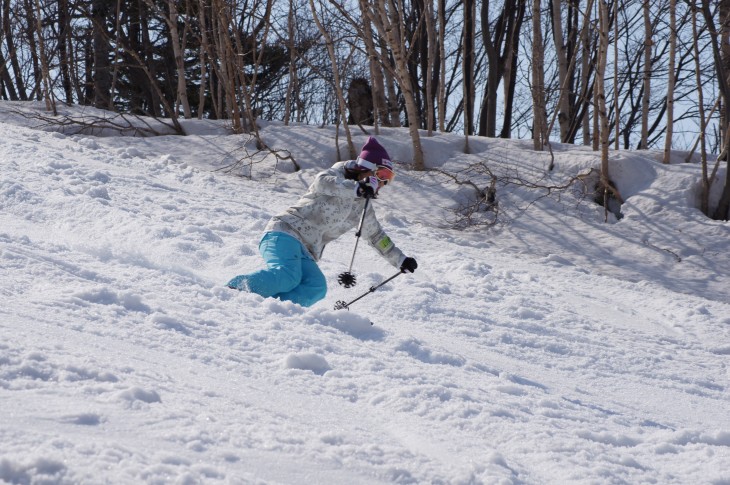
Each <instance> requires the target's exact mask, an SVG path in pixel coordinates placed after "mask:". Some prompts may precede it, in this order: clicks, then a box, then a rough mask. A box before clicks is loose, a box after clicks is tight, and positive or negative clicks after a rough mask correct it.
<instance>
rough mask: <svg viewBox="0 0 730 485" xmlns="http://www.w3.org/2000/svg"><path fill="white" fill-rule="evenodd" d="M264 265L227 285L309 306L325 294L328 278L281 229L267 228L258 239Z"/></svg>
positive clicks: (292, 238) (298, 244)
mask: <svg viewBox="0 0 730 485" xmlns="http://www.w3.org/2000/svg"><path fill="white" fill-rule="evenodd" d="M259 252H260V253H261V256H262V257H263V258H264V261H265V262H266V266H267V268H266V269H262V270H260V271H256V272H254V273H250V274H245V275H239V276H236V277H235V278H233V279H232V280H231V281H229V282H228V286H229V287H230V288H235V289H238V290H243V291H250V292H252V293H256V294H258V295H261V296H263V297H265V298H266V297H273V298H278V299H280V300H288V301H292V302H294V303H298V304H299V305H302V306H306V307H308V306H312V305H314V304H315V303H317V302H318V301H319V300H321V299H323V298H324V297H325V295H327V280H326V278H325V277H324V274H322V271H321V270H320V269H319V266H317V263H316V262H315V261H314V260H313V259H312V257H311V256H310V255H309V252H308V251H307V250H306V249H305V248H304V246H302V243H301V242H299V241H298V240H297V239H296V238H294V237H292V236H290V235H289V234H285V233H283V232H267V233H266V234H264V237H263V238H262V239H261V242H260V243H259Z"/></svg>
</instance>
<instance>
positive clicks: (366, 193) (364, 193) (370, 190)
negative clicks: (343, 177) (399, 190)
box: [357, 175, 379, 199]
mask: <svg viewBox="0 0 730 485" xmlns="http://www.w3.org/2000/svg"><path fill="white" fill-rule="evenodd" d="M378 187H379V185H378V177H376V176H375V175H373V176H371V177H368V178H366V179H365V180H360V181H359V182H358V183H357V196H358V197H365V198H366V199H372V198H374V197H375V192H377V191H378Z"/></svg>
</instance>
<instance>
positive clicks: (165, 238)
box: [0, 123, 730, 484]
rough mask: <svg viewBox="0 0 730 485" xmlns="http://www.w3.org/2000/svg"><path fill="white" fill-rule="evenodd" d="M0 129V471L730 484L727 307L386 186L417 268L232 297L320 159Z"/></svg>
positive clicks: (394, 223) (28, 475)
mask: <svg viewBox="0 0 730 485" xmlns="http://www.w3.org/2000/svg"><path fill="white" fill-rule="evenodd" d="M2 128H3V132H4V135H3V138H2V140H1V141H0V163H1V164H2V172H0V271H1V274H0V277H2V281H3V283H2V285H0V297H1V298H2V301H3V304H2V306H0V332H1V333H2V339H1V340H0V402H2V403H3V404H2V406H3V413H2V417H1V418H0V443H3V445H0V480H1V481H6V482H10V483H36V482H38V483H99V482H100V481H101V482H106V481H108V482H113V483H140V482H145V483H178V482H179V483H197V482H200V483H218V482H220V483H449V484H451V483H453V484H468V483H513V484H520V483H526V484H532V483H535V484H537V483H556V484H557V483H561V484H562V483H677V484H684V483H712V484H724V483H730V474H728V473H729V472H728V470H730V417H729V416H730V414H729V413H728V409H730V406H729V404H730V402H729V401H730V399H729V397H728V396H729V394H728V390H729V388H730V370H728V367H727V359H728V355H730V344H729V343H728V342H730V306H729V305H728V304H727V302H722V301H719V300H718V299H706V298H703V297H702V296H698V295H693V294H683V293H678V292H676V291H673V289H672V287H673V284H674V283H673V282H672V281H667V282H666V283H665V284H661V282H660V283H657V282H654V281H651V280H634V281H626V280H622V279H619V278H616V277H614V276H613V275H612V274H610V271H609V273H608V274H606V273H604V274H598V275H597V274H593V272H592V271H590V268H589V267H588V266H586V265H582V264H580V261H582V259H580V258H579V257H577V258H576V259H574V261H578V262H579V263H578V264H576V263H574V262H571V261H570V260H568V259H566V258H565V257H563V256H560V255H557V254H542V253H541V252H536V253H534V254H531V253H529V252H519V251H514V250H513V251H510V250H509V246H510V242H509V241H507V242H505V241H503V240H502V241H501V240H499V239H498V238H495V241H494V243H493V244H483V243H482V242H481V240H480V235H479V234H469V233H459V232H456V231H451V230H448V229H445V228H440V227H437V226H436V225H429V224H427V223H425V222H423V221H424V219H425V217H423V214H425V213H426V210H425V209H421V210H422V211H423V212H420V213H419V212H414V210H415V209H413V207H415V206H417V204H418V200H416V201H415V202H413V201H411V205H409V203H408V201H407V200H406V199H407V197H408V196H409V195H408V194H400V195H396V194H395V190H396V188H397V187H395V186H394V187H393V190H394V194H393V195H392V197H391V198H390V199H386V197H388V196H390V194H384V195H383V197H382V199H383V201H382V204H381V207H380V208H379V210H381V211H383V212H385V214H384V215H382V217H381V220H382V221H383V222H384V225H386V227H387V228H388V230H389V232H390V234H391V235H392V236H393V237H394V239H395V240H396V242H397V243H398V245H399V246H400V247H402V248H403V249H404V250H405V251H406V252H407V253H411V254H413V255H415V256H416V257H417V258H418V260H419V263H420V267H419V270H418V271H417V272H416V273H415V274H414V275H406V276H401V277H400V278H398V279H396V280H394V282H393V283H392V284H389V285H387V286H385V287H383V288H382V289H380V290H378V291H377V292H376V293H374V294H373V295H370V296H368V297H367V298H365V299H363V300H362V301H361V302H358V303H357V304H355V305H353V308H352V311H351V312H347V311H335V310H332V306H333V304H334V302H335V301H336V300H338V299H348V298H351V297H354V296H357V295H359V294H361V293H362V292H364V291H367V288H368V287H369V286H370V285H372V284H377V283H378V282H379V281H382V280H383V279H384V278H385V277H387V276H389V275H390V274H392V273H393V268H391V267H390V266H388V265H387V264H385V263H384V262H382V261H380V260H373V258H372V256H373V253H372V252H369V251H371V250H370V249H369V248H366V247H365V248H363V249H362V250H360V252H359V253H358V256H359V257H358V259H357V266H356V267H357V268H360V269H359V271H358V285H357V286H356V287H355V288H354V289H352V290H347V291H346V290H344V289H341V288H335V287H332V286H331V287H330V294H329V295H328V297H327V299H326V300H325V301H323V302H321V303H319V304H317V305H315V306H314V307H312V308H310V309H304V308H301V307H299V306H297V305H293V304H290V303H287V302H280V301H278V300H272V299H262V298H260V297H258V296H256V295H251V294H245V293H237V292H232V291H230V290H228V289H227V288H225V287H223V286H222V285H223V283H224V282H225V281H227V279H228V278H230V277H231V276H233V275H235V274H237V273H240V272H245V271H249V270H253V269H255V268H257V267H259V265H260V261H259V256H258V253H257V247H256V246H257V243H258V237H259V236H260V233H261V230H262V229H263V227H264V226H265V224H266V222H267V221H268V218H269V216H270V215H271V214H272V213H273V212H276V211H277V210H280V209H282V208H284V207H286V206H287V204H288V203H290V202H292V201H293V200H295V199H296V197H297V195H298V194H299V193H300V192H301V190H302V189H301V187H302V184H304V185H306V183H305V182H306V180H307V177H308V176H311V175H312V174H313V173H314V172H307V173H305V174H303V175H299V174H284V173H282V174H279V180H278V181H266V180H265V181H263V182H261V181H251V180H246V179H241V178H236V177H231V176H228V175H225V174H221V173H215V172H211V171H209V170H204V169H201V168H199V167H198V166H195V165H194V164H192V163H190V162H189V161H187V160H186V159H185V158H184V155H183V154H184V153H185V151H186V150H189V151H191V152H192V153H195V154H196V155H194V156H198V157H201V156H203V154H204V153H205V152H204V150H205V146H207V145H208V144H210V143H211V142H210V141H206V140H205V139H204V137H202V138H201V139H202V141H200V140H198V141H197V143H199V144H200V146H196V145H195V144H194V143H195V142H196V138H195V137H189V138H191V140H180V139H179V137H164V138H162V139H160V140H159V141H156V140H154V139H152V140H151V139H144V140H140V139H121V138H102V139H94V138H86V137H82V136H70V137H69V136H64V135H61V134H56V133H47V132H41V131H34V130H29V129H27V128H24V127H20V126H16V125H12V124H8V123H3V124H2ZM299 130H304V129H303V128H299ZM309 130H312V133H314V130H315V129H314V128H310V129H309ZM292 133H295V135H294V136H296V133H297V131H296V130H293V131H292ZM273 136H274V135H272V137H273ZM276 136H279V137H281V136H283V135H282V134H281V133H279V134H277V135H276ZM302 136H303V135H302ZM312 136H314V135H312ZM178 141H179V143H181V144H183V145H182V146H179V147H177V148H173V147H175V146H176V145H175V144H176V143H178ZM156 143H157V144H156ZM395 143H396V141H395V139H394V140H393V144H395ZM185 144H188V145H185ZM195 150H197V152H195ZM192 156H193V155H191V157H192ZM576 156H577V155H576ZM201 163H202V162H201ZM404 178H405V177H404ZM414 184H416V182H413V181H411V184H410V187H411V188H412V187H414ZM423 197H428V194H426V195H424V196H423ZM399 203H402V207H404V208H405V209H404V211H403V212H399V211H396V210H394V208H395V207H396V206H397V205H398V204H399ZM406 209H407V210H406ZM416 219H419V220H420V221H421V222H419V223H412V222H413V221H415V220H416ZM505 237H506V236H505ZM524 237H529V234H528V235H526V236H524ZM534 242H536V241H533V243H534ZM352 245H353V240H352V238H349V237H343V238H341V239H340V240H339V241H337V242H335V243H333V244H332V245H331V246H330V247H328V249H327V252H326V254H325V258H324V259H323V261H322V268H323V270H324V272H325V274H327V275H328V276H329V277H330V285H333V284H336V283H333V281H334V280H335V278H334V275H336V274H337V273H338V272H339V271H341V270H342V268H344V267H346V265H347V262H348V261H349V256H350V254H351V251H352ZM500 245H503V246H500ZM515 246H516V245H513V246H512V247H513V248H514V247H515ZM505 248H506V249H507V250H505ZM726 249H727V247H726ZM593 256H594V257H595V254H594V255H593ZM665 256H666V255H657V256H656V257H657V261H659V262H660V263H661V262H662V261H664V259H662V258H664V257H665ZM608 261H609V263H606V264H605V266H606V267H608V266H610V259H609V260H608ZM655 263H656V262H655ZM660 263H656V264H660ZM661 264H670V263H661ZM627 271H630V270H628V269H627ZM718 277H719V278H720V280H719V283H718V287H721V284H723V283H727V278H726V277H725V275H718ZM723 278H724V279H723ZM371 320H372V321H373V322H374V323H375V324H374V325H371V324H370V321H371Z"/></svg>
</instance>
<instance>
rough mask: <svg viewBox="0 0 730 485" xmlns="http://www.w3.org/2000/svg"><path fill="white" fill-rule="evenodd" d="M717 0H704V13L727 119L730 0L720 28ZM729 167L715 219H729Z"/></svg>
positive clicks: (729, 148) (722, 9)
mask: <svg viewBox="0 0 730 485" xmlns="http://www.w3.org/2000/svg"><path fill="white" fill-rule="evenodd" d="M714 1H716V0H702V14H703V16H704V18H705V22H706V23H707V26H708V29H709V32H710V36H711V38H712V42H711V46H712V55H713V57H714V60H715V71H716V72H717V82H718V85H719V88H720V94H721V95H722V99H723V100H724V103H722V104H723V107H722V109H723V112H724V115H725V119H726V120H727V119H730V103H728V101H730V87H729V86H728V69H727V68H726V64H725V60H726V58H725V57H724V54H725V51H724V50H725V48H726V47H728V46H726V45H725V44H726V42H727V38H728V33H729V32H730V25H728V21H729V20H730V0H720V5H719V9H718V10H719V14H720V27H719V30H718V28H717V27H716V26H715V21H714V19H713V17H712V9H711V3H713V2H714ZM723 134H724V136H725V138H724V145H725V146H724V151H725V152H726V155H725V156H726V158H727V159H728V160H730V136H728V134H727V131H723ZM726 163H727V164H728V166H729V168H728V169H727V170H726V174H725V175H726V176H725V187H724V188H723V191H722V195H721V196H720V202H719V204H718V206H717V208H716V209H715V211H714V213H713V214H712V218H713V219H715V220H727V219H728V215H729V212H728V211H729V210H730V162H727V161H726Z"/></svg>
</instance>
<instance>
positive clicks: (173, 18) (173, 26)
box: [165, 0, 193, 119]
mask: <svg viewBox="0 0 730 485" xmlns="http://www.w3.org/2000/svg"><path fill="white" fill-rule="evenodd" d="M167 7H168V15H167V16H166V17H165V21H167V26H168V27H169V28H170V45H172V52H173V57H174V60H175V70H176V72H177V100H178V102H179V103H180V104H181V105H182V109H183V114H184V116H185V119H190V118H192V117H193V113H192V112H191V111H190V102H189V101H188V87H187V83H186V76H185V61H184V59H183V53H182V49H183V48H184V46H185V39H184V38H181V37H180V31H179V29H178V28H177V23H178V17H179V15H180V14H179V12H178V11H177V6H176V5H175V0H167ZM181 44H182V47H181Z"/></svg>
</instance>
